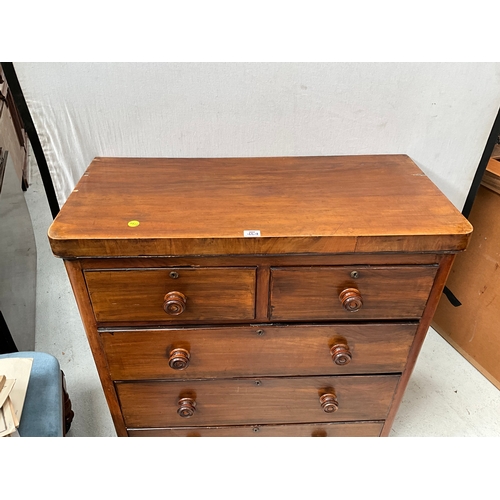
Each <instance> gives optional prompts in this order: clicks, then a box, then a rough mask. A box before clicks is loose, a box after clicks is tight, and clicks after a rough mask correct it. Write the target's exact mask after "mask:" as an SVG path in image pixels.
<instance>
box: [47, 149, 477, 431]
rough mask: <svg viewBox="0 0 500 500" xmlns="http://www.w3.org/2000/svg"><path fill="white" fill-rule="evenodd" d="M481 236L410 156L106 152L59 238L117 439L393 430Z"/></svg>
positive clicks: (86, 178) (65, 213)
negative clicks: (449, 295) (453, 271)
mask: <svg viewBox="0 0 500 500" xmlns="http://www.w3.org/2000/svg"><path fill="white" fill-rule="evenodd" d="M471 231H472V228H471V226H470V224H469V223H468V222H467V221H466V220H465V219H464V218H463V217H462V216H461V215H460V213H459V212H458V211H457V210H456V209H455V208H454V207H453V206H452V204H451V203H450V202H449V201H448V200H447V199H446V198H445V197H444V196H443V195H442V193H441V192H440V191H439V190H438V189H437V188H436V187H435V186H434V185H433V184H432V182H431V181H430V180H429V179H428V178H427V177H426V176H425V175H424V174H423V173H422V171H421V170H419V169H418V167H417V166H416V165H415V164H414V163H413V162H412V161H411V159H410V158H408V157H407V156H404V155H380V156H352V157H348V156H346V157H310V158H308V157H300V158H239V159H235V158H225V159H140V158H135V159H134V158H96V159H95V160H94V161H93V162H92V163H91V165H90V166H89V167H88V169H87V171H86V172H85V174H84V175H83V177H82V179H81V180H80V182H79V183H78V185H77V186H76V187H75V190H74V191H73V193H72V194H71V195H70V196H69V198H68V200H67V202H66V203H65V205H64V206H63V208H62V209H61V212H60V213H59V215H58V217H57V218H56V219H55V221H54V223H53V224H52V226H51V228H50V230H49V239H50V243H51V246H52V250H53V252H54V254H55V255H57V256H59V257H62V258H63V259H64V261H65V265H66V269H67V271H68V275H69V278H70V280H71V284H72V287H73V290H74V293H75V297H76V300H77V303H78V307H79V310H80V313H81V316H82V320H83V323H84V326H85V330H86V333H87V337H88V341H89V344H90V347H91V349H92V353H93V356H94V360H95V363H96V366H97V369H98V372H99V376H100V379H101V383H102V387H103V390H104V393H105V396H106V399H107V402H108V405H109V409H110V412H111V415H112V417H113V421H114V424H115V427H116V431H117V434H118V435H119V436H379V435H382V436H385V435H388V433H389V431H390V428H391V425H392V422H393V420H394V417H395V414H396V412H397V409H398V406H399V403H400V401H401V399H402V396H403V393H404V390H405V387H406V385H407V382H408V379H409V377H410V374H411V371H412V369H413V367H414V364H415V361H416V359H417V356H418V353H419V350H420V347H421V345H422V342H423V340H424V337H425V334H426V331H427V329H428V327H429V324H430V321H431V319H432V315H433V314H434V311H435V309H436V306H437V303H438V300H439V297H440V295H441V293H442V290H443V287H444V284H445V281H446V278H447V276H448V272H449V270H450V267H451V265H452V261H453V259H454V256H455V254H456V253H457V252H460V251H462V250H464V249H465V248H466V246H467V243H468V240H469V236H470V233H471Z"/></svg>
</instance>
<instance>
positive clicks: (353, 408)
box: [116, 375, 399, 427]
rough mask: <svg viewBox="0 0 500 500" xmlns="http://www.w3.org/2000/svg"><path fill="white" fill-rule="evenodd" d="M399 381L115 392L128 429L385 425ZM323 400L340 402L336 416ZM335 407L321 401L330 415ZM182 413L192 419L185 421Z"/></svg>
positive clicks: (144, 387)
mask: <svg viewBox="0 0 500 500" xmlns="http://www.w3.org/2000/svg"><path fill="white" fill-rule="evenodd" d="M398 380H399V377H398V376H397V375H380V376H359V377H358V376H338V377H297V378H259V379H254V378H245V379H230V380H194V381H179V382H177V381H175V382H136V383H134V382H122V383H117V384H116V388H117V392H118V396H119V399H120V403H121V407H122V412H123V416H124V420H125V425H126V426H127V427H179V426H180V427H185V426H186V425H188V424H189V426H217V425H231V424H234V425H238V424H251V425H259V424H268V423H275V424H283V423H303V422H308V423H312V422H334V421H335V422H338V421H350V420H383V419H385V418H386V416H387V412H388V410H389V405H390V403H391V401H392V397H393V393H394V390H395V388H396V385H397V382H398ZM324 395H334V396H335V397H336V400H337V402H338V409H337V411H334V412H327V411H325V410H324V408H323V407H322V402H321V399H320V398H321V397H322V396H324ZM325 399H326V400H325ZM193 401H194V402H195V404H196V407H195V408H194V412H193V406H194V405H193ZM332 403H333V401H332V399H331V398H329V397H328V396H326V398H323V404H324V405H325V408H326V409H329V408H332ZM179 409H180V411H182V412H185V413H186V414H188V415H189V414H190V413H193V414H192V416H190V417H188V418H186V417H181V416H180V415H179V413H178V410H179Z"/></svg>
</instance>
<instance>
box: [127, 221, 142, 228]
mask: <svg viewBox="0 0 500 500" xmlns="http://www.w3.org/2000/svg"><path fill="white" fill-rule="evenodd" d="M128 225H129V227H137V226H138V225H139V221H138V220H131V221H130V222H129V223H128Z"/></svg>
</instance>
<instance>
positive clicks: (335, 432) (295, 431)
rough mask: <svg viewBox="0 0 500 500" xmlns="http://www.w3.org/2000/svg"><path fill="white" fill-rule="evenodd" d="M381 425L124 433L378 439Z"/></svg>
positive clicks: (233, 427) (135, 433) (133, 432)
mask: <svg viewBox="0 0 500 500" xmlns="http://www.w3.org/2000/svg"><path fill="white" fill-rule="evenodd" d="M383 425H384V422H338V423H328V422H325V423H322V424H296V425H228V426H222V427H170V428H167V429H128V435H129V436H131V437H378V436H380V432H381V431H382V427H383Z"/></svg>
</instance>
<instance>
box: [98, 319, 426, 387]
mask: <svg viewBox="0 0 500 500" xmlns="http://www.w3.org/2000/svg"><path fill="white" fill-rule="evenodd" d="M416 328H417V327H416V325H415V324H390V325H383V324H372V325H359V324H357V325H314V326H312V325H310V326H304V325H302V326H299V325H294V326H275V325H258V326H253V327H248V326H235V327H225V328H222V327H221V328H178V329H168V330H148V331H138V330H135V331H118V332H106V333H102V334H101V338H102V341H103V345H104V348H105V352H106V356H107V359H108V365H109V369H110V372H111V377H112V379H113V380H141V379H142V380H145V379H149V380H151V379H189V378H217V377H224V378H228V377H238V376H279V375H281V376H286V375H289V376H293V375H330V374H331V375H334V374H353V373H390V372H401V371H402V370H403V368H404V365H405V362H406V358H407V356H408V351H409V349H410V346H411V343H412V341H413V337H414V335H415V332H416Z"/></svg>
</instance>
